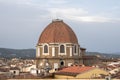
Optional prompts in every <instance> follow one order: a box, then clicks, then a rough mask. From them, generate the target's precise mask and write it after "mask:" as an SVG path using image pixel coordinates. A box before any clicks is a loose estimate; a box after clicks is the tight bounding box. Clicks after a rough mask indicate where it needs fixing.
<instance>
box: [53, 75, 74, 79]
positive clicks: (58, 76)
mask: <svg viewBox="0 0 120 80" xmlns="http://www.w3.org/2000/svg"><path fill="white" fill-rule="evenodd" d="M54 78H55V79H74V78H75V77H73V76H65V75H55V76H54Z"/></svg>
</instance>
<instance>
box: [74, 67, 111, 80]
mask: <svg viewBox="0 0 120 80" xmlns="http://www.w3.org/2000/svg"><path fill="white" fill-rule="evenodd" d="M95 74H96V75H95ZM100 74H104V75H108V74H109V73H108V72H107V71H105V70H102V69H99V68H95V69H92V70H90V71H87V72H84V73H82V74H78V75H77V76H76V78H81V79H85V78H86V79H89V78H93V77H95V76H96V77H99V75H100Z"/></svg>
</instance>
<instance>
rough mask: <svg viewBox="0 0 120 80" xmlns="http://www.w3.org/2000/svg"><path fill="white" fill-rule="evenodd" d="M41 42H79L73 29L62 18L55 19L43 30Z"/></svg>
mask: <svg viewBox="0 0 120 80" xmlns="http://www.w3.org/2000/svg"><path fill="white" fill-rule="evenodd" d="M39 43H77V44H78V40H77V37H76V35H75V33H74V32H73V30H72V29H71V28H70V27H69V26H68V25H67V24H66V23H64V22H63V21H62V20H59V19H56V20H53V21H52V23H50V24H49V25H48V26H47V27H46V28H45V29H44V30H43V32H42V34H41V35H40V38H39V40H38V44H39Z"/></svg>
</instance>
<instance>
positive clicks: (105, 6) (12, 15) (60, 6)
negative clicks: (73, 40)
mask: <svg viewBox="0 0 120 80" xmlns="http://www.w3.org/2000/svg"><path fill="white" fill-rule="evenodd" d="M56 18H59V19H63V21H64V22H65V23H67V24H68V25H69V26H70V27H71V28H72V29H73V30H74V32H75V33H76V35H77V37H78V40H79V44H80V46H81V47H84V48H86V49H87V51H93V52H105V53H113V52H120V0H0V47H2V48H14V49H27V48H35V46H36V44H37V41H38V39H39V36H40V34H41V32H42V30H43V29H44V28H45V27H46V26H47V25H48V24H49V23H51V21H52V19H56Z"/></svg>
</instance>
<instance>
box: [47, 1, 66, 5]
mask: <svg viewBox="0 0 120 80" xmlns="http://www.w3.org/2000/svg"><path fill="white" fill-rule="evenodd" d="M49 3H52V4H65V3H67V0H49Z"/></svg>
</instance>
